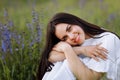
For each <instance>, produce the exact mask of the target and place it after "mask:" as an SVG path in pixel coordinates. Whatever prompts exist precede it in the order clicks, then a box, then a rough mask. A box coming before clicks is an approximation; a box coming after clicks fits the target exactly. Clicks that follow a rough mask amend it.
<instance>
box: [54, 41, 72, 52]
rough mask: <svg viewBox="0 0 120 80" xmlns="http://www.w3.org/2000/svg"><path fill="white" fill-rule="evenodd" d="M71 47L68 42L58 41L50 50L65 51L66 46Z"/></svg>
mask: <svg viewBox="0 0 120 80" xmlns="http://www.w3.org/2000/svg"><path fill="white" fill-rule="evenodd" d="M69 47H71V45H70V44H68V43H66V42H63V41H60V42H59V43H57V44H56V45H55V46H54V47H53V49H52V50H54V51H57V52H61V53H64V51H66V49H67V48H69Z"/></svg>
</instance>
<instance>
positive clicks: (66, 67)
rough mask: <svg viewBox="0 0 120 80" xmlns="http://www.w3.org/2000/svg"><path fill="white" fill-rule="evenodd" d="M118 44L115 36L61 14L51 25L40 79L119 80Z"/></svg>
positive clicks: (49, 24)
mask: <svg viewBox="0 0 120 80" xmlns="http://www.w3.org/2000/svg"><path fill="white" fill-rule="evenodd" d="M100 43H101V44H100ZM108 43H109V44H108ZM119 45H120V40H119V38H118V37H117V36H116V35H115V34H113V33H111V32H109V31H106V30H104V29H101V28H100V27H99V26H96V25H94V24H91V23H88V22H86V21H84V20H82V19H80V18H78V17H76V16H74V15H72V14H68V13H58V14H56V15H55V16H54V17H53V18H52V19H51V20H50V22H49V23H48V29H47V40H46V46H45V49H44V52H43V54H42V56H41V60H40V65H39V69H38V79H39V80H42V78H43V76H44V74H45V73H46V74H45V76H44V79H45V78H46V80H47V79H49V80H75V79H78V80H98V79H100V78H101V76H102V75H103V74H104V73H107V77H108V78H109V79H113V80H118V79H117V76H116V74H117V69H118V68H117V66H116V64H115V63H116V61H118V60H119V56H120V54H118V53H120V48H119ZM106 49H107V50H108V55H107V59H106V54H105V53H107V50H106ZM77 55H79V57H78V56H77ZM64 59H65V60H64ZM103 59H106V60H103ZM96 60H97V61H96ZM58 61H59V62H58ZM55 62H56V63H55ZM54 65H55V66H54ZM53 66H54V67H53ZM114 69H116V70H114ZM49 71H50V72H49ZM62 77H63V78H62Z"/></svg>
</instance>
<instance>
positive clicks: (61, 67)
mask: <svg viewBox="0 0 120 80" xmlns="http://www.w3.org/2000/svg"><path fill="white" fill-rule="evenodd" d="M96 37H100V38H97V39H94V38H90V39H87V40H85V42H84V44H83V45H82V46H87V45H96V44H99V43H102V44H101V46H102V47H104V48H106V49H107V50H108V59H107V60H102V59H100V61H99V62H97V61H95V60H94V59H92V58H89V57H80V60H81V61H82V62H83V63H84V64H85V65H86V66H87V67H88V68H89V69H92V70H94V71H96V72H105V73H106V74H107V78H108V79H112V80H120V39H119V38H118V37H117V36H116V35H114V34H113V33H110V32H104V33H102V34H100V35H97V36H96ZM42 80H76V78H75V76H74V75H73V74H72V72H71V70H70V68H69V67H68V63H67V61H66V60H64V61H63V62H57V63H55V66H54V67H53V68H52V70H51V71H50V72H46V74H45V75H44V77H43V79H42Z"/></svg>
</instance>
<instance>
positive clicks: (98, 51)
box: [83, 43, 108, 61]
mask: <svg viewBox="0 0 120 80" xmlns="http://www.w3.org/2000/svg"><path fill="white" fill-rule="evenodd" d="M100 45H101V43H100V44H97V45H91V46H83V48H84V50H83V51H84V52H83V55H85V56H88V57H91V58H93V59H95V60H96V61H99V59H98V58H101V59H103V60H105V59H106V58H107V53H108V52H107V50H106V49H105V48H103V47H101V46H100Z"/></svg>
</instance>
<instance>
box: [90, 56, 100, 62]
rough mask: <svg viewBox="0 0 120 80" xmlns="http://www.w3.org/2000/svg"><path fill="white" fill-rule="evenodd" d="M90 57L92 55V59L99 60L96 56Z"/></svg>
mask: <svg viewBox="0 0 120 80" xmlns="http://www.w3.org/2000/svg"><path fill="white" fill-rule="evenodd" d="M91 57H92V58H93V59H94V60H96V61H99V59H98V58H97V56H95V55H92V56H91Z"/></svg>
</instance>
